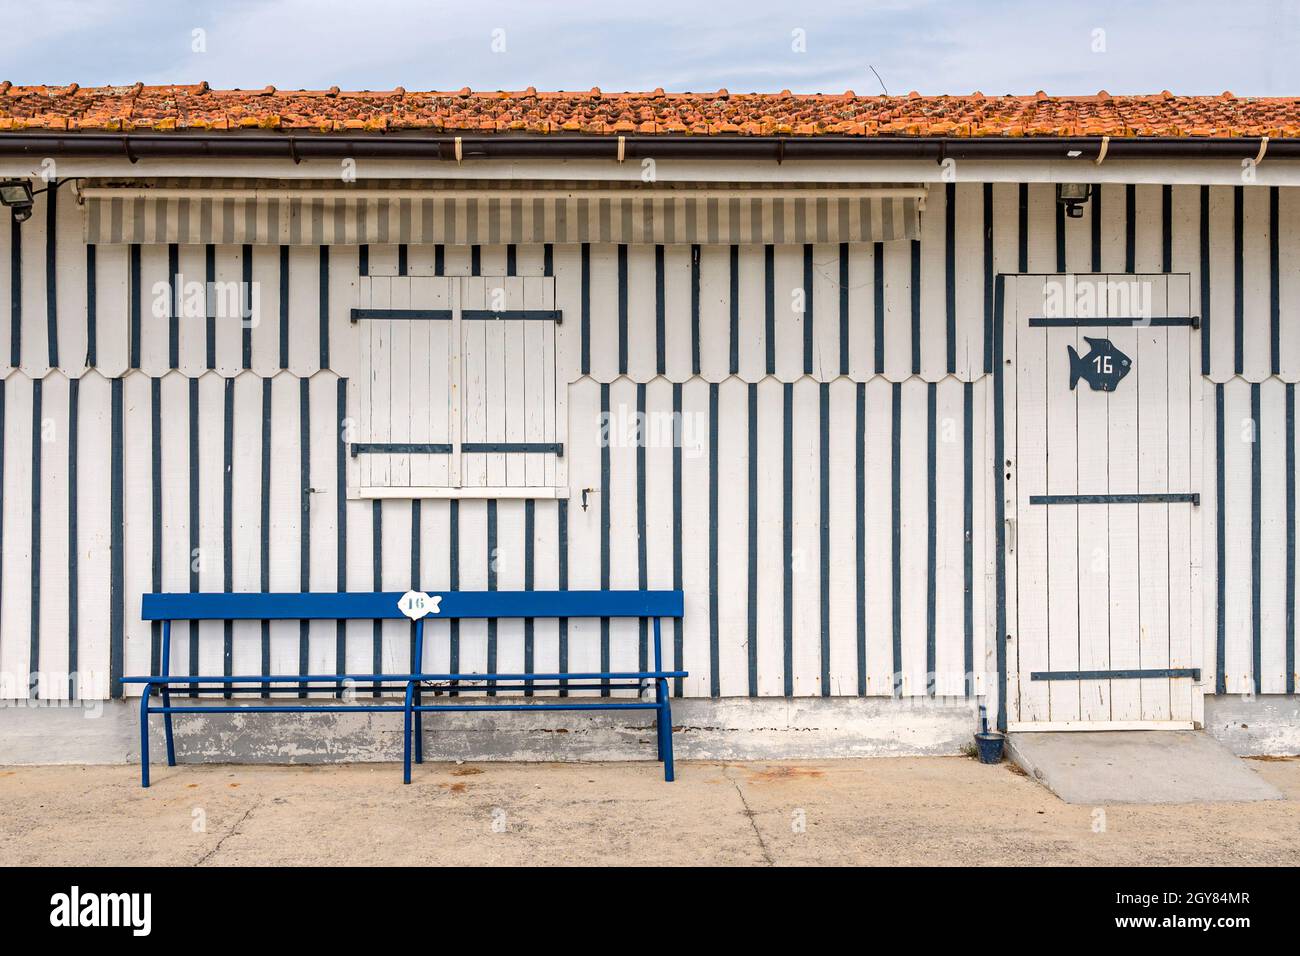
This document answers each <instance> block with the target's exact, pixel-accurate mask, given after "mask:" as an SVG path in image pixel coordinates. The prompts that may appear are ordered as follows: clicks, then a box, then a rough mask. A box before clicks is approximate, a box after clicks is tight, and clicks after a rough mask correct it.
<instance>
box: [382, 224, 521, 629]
mask: <svg viewBox="0 0 1300 956" xmlns="http://www.w3.org/2000/svg"><path fill="white" fill-rule="evenodd" d="M408 253H409V250H408V249H407V245H406V243H402V244H401V245H399V246H398V247H397V274H398V275H399V276H404V275H406V273H407V272H408V271H409V269H408V264H409V261H410V258H409V254H408ZM514 274H515V247H514V246H509V247H507V249H506V275H509V276H512V275H514ZM411 629H412V631H414V629H415V626H414V625H412V626H411Z"/></svg>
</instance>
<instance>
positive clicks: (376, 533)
mask: <svg viewBox="0 0 1300 956" xmlns="http://www.w3.org/2000/svg"><path fill="white" fill-rule="evenodd" d="M382 504H383V503H382V502H381V501H379V500H378V499H376V500H375V501H373V502H371V504H370V580H371V586H372V587H373V588H374V589H375V590H376V591H382V590H383V579H384V509H383V508H382ZM383 651H384V631H383V626H382V624H381V622H379V621H375V622H374V624H373V625H372V627H371V630H370V665H371V667H373V668H374V670H373V671H371V673H372V674H382V673H383V665H384V653H383ZM373 696H375V697H378V696H379V691H378V690H375V691H373Z"/></svg>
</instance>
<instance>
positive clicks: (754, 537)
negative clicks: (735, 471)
mask: <svg viewBox="0 0 1300 956" xmlns="http://www.w3.org/2000/svg"><path fill="white" fill-rule="evenodd" d="M748 390H749V395H748V398H749V408H748V416H749V428H748V432H749V442H748V461H747V464H748V468H749V532H748V535H747V537H748V546H749V555H748V564H749V567H748V572H749V573H748V578H749V582H748V583H749V593H748V595H747V597H748V601H747V607H746V613H747V618H746V621H745V630H746V631H747V632H748V637H749V640H748V641H747V642H746V644H745V650H746V654H747V656H748V658H749V660H748V664H749V667H748V676H749V684H748V686H749V696H750V697H757V696H758V385H757V384H756V383H754V382H751V383H750V384H749V386H748Z"/></svg>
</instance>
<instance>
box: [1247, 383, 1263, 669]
mask: <svg viewBox="0 0 1300 956" xmlns="http://www.w3.org/2000/svg"><path fill="white" fill-rule="evenodd" d="M1250 423H1251V437H1252V439H1254V440H1253V441H1252V442H1251V443H1250V646H1251V674H1252V675H1253V676H1254V683H1255V693H1256V694H1257V695H1258V694H1259V693H1260V680H1261V676H1262V675H1261V673H1260V671H1261V670H1262V669H1263V664H1262V642H1261V627H1260V611H1261V602H1260V584H1261V581H1260V555H1259V551H1260V545H1261V533H1260V532H1261V528H1260V471H1261V449H1260V445H1262V444H1263V440H1264V436H1263V428H1262V427H1261V426H1262V424H1263V423H1262V422H1261V421H1260V415H1259V383H1258V382H1252V383H1251V385H1250Z"/></svg>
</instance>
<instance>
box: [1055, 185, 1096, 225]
mask: <svg viewBox="0 0 1300 956" xmlns="http://www.w3.org/2000/svg"><path fill="white" fill-rule="evenodd" d="M1091 198H1092V186H1090V185H1088V184H1087V183H1057V184H1056V201H1057V202H1059V203H1060V204H1061V205H1062V206H1064V207H1065V214H1066V215H1067V216H1069V217H1070V218H1071V219H1079V218H1081V217H1082V216H1083V204H1084V203H1086V202H1087V201H1088V200H1089V199H1091Z"/></svg>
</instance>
